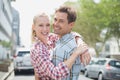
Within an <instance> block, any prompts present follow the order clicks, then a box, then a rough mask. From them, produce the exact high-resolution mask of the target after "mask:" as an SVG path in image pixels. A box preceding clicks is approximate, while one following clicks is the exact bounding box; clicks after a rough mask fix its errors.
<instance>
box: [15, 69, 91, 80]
mask: <svg viewBox="0 0 120 80" xmlns="http://www.w3.org/2000/svg"><path fill="white" fill-rule="evenodd" d="M13 80H34V74H33V72H31V71H22V72H19V73H17V74H16V75H15V77H14V79H13ZM79 80H92V79H89V78H86V77H84V75H83V74H82V73H81V74H80V76H79Z"/></svg>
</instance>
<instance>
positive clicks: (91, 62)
mask: <svg viewBox="0 0 120 80" xmlns="http://www.w3.org/2000/svg"><path fill="white" fill-rule="evenodd" d="M97 60H98V59H97V58H95V57H92V58H91V60H90V63H89V64H88V65H91V64H93V63H95V62H96V61H97ZM88 65H87V66H88ZM85 69H86V66H84V65H83V64H81V72H83V73H84V72H85Z"/></svg>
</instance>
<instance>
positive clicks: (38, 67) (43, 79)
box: [31, 34, 69, 80]
mask: <svg viewBox="0 0 120 80" xmlns="http://www.w3.org/2000/svg"><path fill="white" fill-rule="evenodd" d="M57 39H58V37H57V36H55V35H53V34H50V35H49V38H48V41H49V42H48V46H46V45H45V44H44V43H43V42H41V41H40V40H36V42H35V43H34V44H33V46H32V48H31V62H32V65H33V67H34V69H35V71H36V73H37V74H38V75H39V78H40V80H53V79H55V80H61V78H63V77H66V76H67V75H68V74H69V70H68V68H67V66H66V65H65V64H64V62H61V63H59V65H58V66H54V65H53V63H52V62H51V60H50V52H49V51H50V50H48V48H49V49H52V48H53V47H54V44H55V42H56V40H57Z"/></svg>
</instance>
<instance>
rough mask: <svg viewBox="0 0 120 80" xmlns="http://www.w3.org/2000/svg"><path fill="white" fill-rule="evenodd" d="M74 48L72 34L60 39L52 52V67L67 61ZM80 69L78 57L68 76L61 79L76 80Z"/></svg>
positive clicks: (74, 42)
mask: <svg viewBox="0 0 120 80" xmlns="http://www.w3.org/2000/svg"><path fill="white" fill-rule="evenodd" d="M76 47H77V44H76V40H75V37H74V36H73V35H72V33H69V34H66V35H64V36H63V37H62V38H60V39H59V40H58V41H57V43H56V46H55V48H54V50H53V59H52V62H53V63H54V65H56V66H57V65H58V64H59V63H60V62H63V61H65V60H67V59H68V58H69V57H70V55H71V54H72V52H73V51H74V49H75V48H76ZM80 67H81V62H80V57H78V58H77V59H76V61H75V63H74V64H73V66H72V69H71V70H70V73H69V75H68V76H67V77H66V78H63V79H62V80H78V77H79V73H80Z"/></svg>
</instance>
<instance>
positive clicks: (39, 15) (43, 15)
mask: <svg viewBox="0 0 120 80" xmlns="http://www.w3.org/2000/svg"><path fill="white" fill-rule="evenodd" d="M39 17H47V18H48V19H49V17H48V15H47V14H46V13H43V12H42V13H40V14H37V15H36V16H34V18H33V25H35V24H36V22H37V19H38V18H39ZM35 37H36V32H35V30H33V28H32V42H34V41H35Z"/></svg>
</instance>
